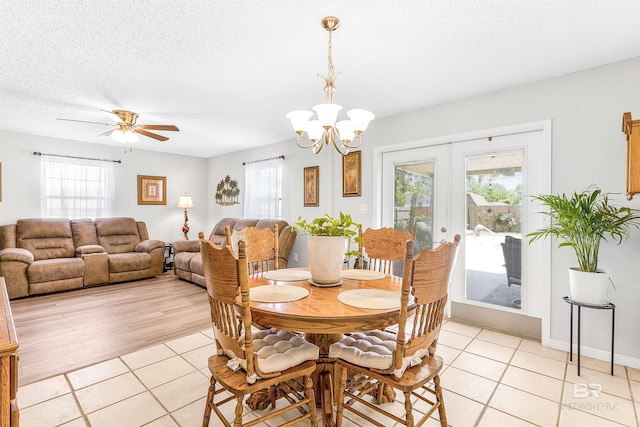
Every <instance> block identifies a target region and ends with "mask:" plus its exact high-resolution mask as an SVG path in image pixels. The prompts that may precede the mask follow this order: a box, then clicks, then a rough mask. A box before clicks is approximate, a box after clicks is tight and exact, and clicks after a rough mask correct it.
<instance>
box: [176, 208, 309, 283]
mask: <svg viewBox="0 0 640 427" xmlns="http://www.w3.org/2000/svg"><path fill="white" fill-rule="evenodd" d="M273 224H278V233H279V235H278V268H286V267H287V260H288V259H289V253H290V252H291V248H292V247H293V242H294V241H295V240H296V233H294V232H293V230H292V228H291V226H290V225H289V223H288V222H286V221H282V220H276V219H259V220H258V219H237V218H223V219H222V220H220V222H218V223H217V224H216V225H215V227H213V231H211V234H210V235H209V240H210V241H212V242H213V243H214V244H216V245H218V246H223V245H225V244H226V242H227V239H226V236H225V233H224V228H225V227H226V226H227V225H228V226H229V228H231V229H232V230H242V229H243V228H245V227H256V228H273ZM173 271H174V272H175V274H176V276H178V277H179V278H181V279H184V280H187V281H189V282H193V283H196V284H198V285H200V286H203V287H206V284H205V282H204V270H203V267H202V257H201V256H200V243H199V242H198V241H197V240H178V241H177V242H174V243H173Z"/></svg>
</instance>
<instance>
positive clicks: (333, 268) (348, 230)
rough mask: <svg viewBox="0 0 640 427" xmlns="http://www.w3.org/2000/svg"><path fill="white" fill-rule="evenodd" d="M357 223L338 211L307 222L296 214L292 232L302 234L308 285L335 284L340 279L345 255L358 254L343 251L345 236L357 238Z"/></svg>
mask: <svg viewBox="0 0 640 427" xmlns="http://www.w3.org/2000/svg"><path fill="white" fill-rule="evenodd" d="M357 230H358V224H357V223H355V222H354V221H353V219H352V218H351V215H345V214H343V213H342V212H340V216H339V217H337V218H334V217H332V216H331V215H329V214H326V215H324V216H321V217H318V218H315V219H313V220H311V221H307V220H306V219H303V218H302V217H298V221H297V222H296V225H295V226H294V227H293V231H295V232H296V233H301V234H305V235H307V236H308V238H307V244H308V247H307V250H308V251H309V252H308V258H309V270H310V271H311V281H310V282H311V284H314V285H316V286H336V285H339V284H340V283H342V282H341V280H342V263H343V262H344V256H345V255H347V256H351V255H357V252H358V251H350V252H347V253H345V251H344V239H345V238H346V239H348V240H349V241H356V242H357V241H358V240H359V238H358V237H356V236H357V234H358V231H357Z"/></svg>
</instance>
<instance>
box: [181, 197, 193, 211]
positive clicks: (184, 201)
mask: <svg viewBox="0 0 640 427" xmlns="http://www.w3.org/2000/svg"><path fill="white" fill-rule="evenodd" d="M178 207H179V208H180V209H190V208H193V207H194V206H193V201H192V200H191V195H189V194H183V195H182V196H180V200H179V201H178Z"/></svg>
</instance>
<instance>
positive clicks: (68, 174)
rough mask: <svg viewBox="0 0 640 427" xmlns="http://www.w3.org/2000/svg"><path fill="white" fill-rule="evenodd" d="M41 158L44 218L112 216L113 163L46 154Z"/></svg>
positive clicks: (41, 208) (42, 212)
mask: <svg viewBox="0 0 640 427" xmlns="http://www.w3.org/2000/svg"><path fill="white" fill-rule="evenodd" d="M40 161H41V177H42V184H41V197H42V198H41V203H40V206H41V207H40V210H41V214H42V217H43V218H69V219H78V218H102V217H109V216H111V204H112V201H113V163H112V162H108V161H102V160H87V159H76V158H66V157H46V156H43V157H42V158H41V160H40Z"/></svg>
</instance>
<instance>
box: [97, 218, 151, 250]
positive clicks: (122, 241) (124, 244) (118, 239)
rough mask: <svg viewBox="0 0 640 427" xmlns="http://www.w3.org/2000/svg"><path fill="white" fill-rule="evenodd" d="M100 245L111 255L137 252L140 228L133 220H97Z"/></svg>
mask: <svg viewBox="0 0 640 427" xmlns="http://www.w3.org/2000/svg"><path fill="white" fill-rule="evenodd" d="M94 222H95V224H96V234H97V235H98V244H99V245H100V246H102V247H103V248H104V249H105V251H107V252H108V253H110V254H122V253H127V252H135V250H136V245H137V244H138V243H139V242H140V235H139V234H138V226H137V224H136V221H135V220H134V219H133V218H97V219H96V220H95V221H94Z"/></svg>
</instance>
